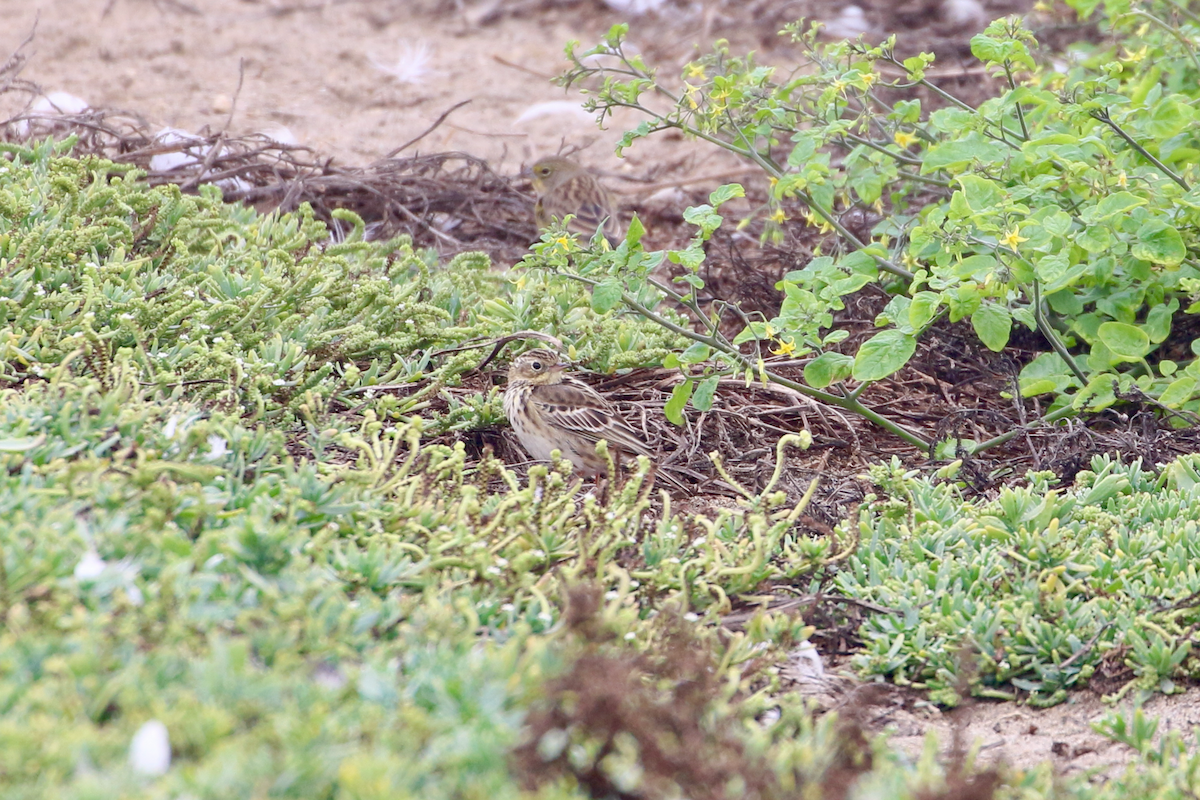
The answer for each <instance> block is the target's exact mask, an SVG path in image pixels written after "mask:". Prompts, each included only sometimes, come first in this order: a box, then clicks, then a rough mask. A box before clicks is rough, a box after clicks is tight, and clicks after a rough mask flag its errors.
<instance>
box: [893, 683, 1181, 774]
mask: <svg viewBox="0 0 1200 800" xmlns="http://www.w3.org/2000/svg"><path fill="white" fill-rule="evenodd" d="M1132 694H1133V693H1131V695H1132ZM1133 706H1134V701H1133V699H1129V700H1125V701H1123V702H1121V703H1119V704H1116V705H1113V704H1110V703H1106V702H1104V701H1103V700H1102V699H1101V698H1100V697H1099V696H1098V695H1096V694H1094V693H1092V692H1089V691H1082V692H1074V693H1072V694H1071V695H1070V697H1069V699H1068V700H1067V701H1066V702H1065V703H1062V704H1060V705H1057V706H1054V707H1052V708H1046V709H1039V708H1033V707H1031V706H1020V705H1015V704H1013V703H1005V702H998V701H977V702H972V703H969V704H966V705H964V706H962V707H960V708H956V709H953V710H951V711H947V712H941V711H938V710H937V709H935V708H932V707H930V708H926V709H923V710H917V711H896V712H894V713H889V714H884V715H882V716H881V717H880V718H878V719H876V720H874V721H873V722H874V724H875V725H876V726H878V725H883V726H885V727H887V728H888V729H890V730H891V731H892V738H891V744H892V746H893V747H895V748H897V749H898V750H900V751H901V752H903V753H905V754H907V755H909V756H910V757H912V758H919V757H920V755H921V752H922V750H923V748H924V746H925V737H926V735H927V733H928V732H929V731H933V732H934V733H935V734H936V736H937V739H938V743H939V745H940V747H941V750H942V752H944V753H945V752H948V751H949V749H950V746H951V743H952V741H953V738H954V730H955V728H956V727H957V728H958V731H959V735H960V736H961V737H962V743H963V745H964V746H965V747H966V748H968V749H970V748H978V753H979V755H978V762H977V763H979V764H981V765H983V764H1006V765H1008V766H1010V767H1014V768H1017V769H1022V770H1030V769H1033V768H1035V767H1037V766H1038V765H1040V764H1043V763H1045V762H1050V763H1051V764H1052V765H1053V766H1054V769H1055V771H1056V772H1058V773H1060V774H1062V775H1067V776H1079V775H1088V776H1091V777H1093V778H1096V779H1103V778H1111V777H1115V776H1116V775H1117V774H1119V773H1120V772H1121V771H1122V770H1124V769H1125V768H1126V767H1127V766H1128V765H1130V764H1133V763H1135V762H1136V761H1137V760H1138V756H1137V754H1136V753H1135V752H1134V750H1133V748H1131V747H1128V746H1126V745H1124V744H1120V743H1117V742H1113V741H1112V740H1111V739H1108V738H1106V737H1104V736H1101V735H1100V734H1099V733H1096V732H1095V730H1093V728H1092V725H1093V724H1094V723H1097V722H1100V721H1101V720H1103V719H1104V718H1105V717H1106V716H1108V715H1109V714H1113V713H1117V714H1121V715H1123V716H1125V718H1126V719H1129V718H1130V715H1131V714H1132V713H1133ZM1142 708H1143V711H1144V712H1145V714H1146V716H1147V717H1150V718H1157V719H1158V720H1159V726H1158V734H1159V735H1160V736H1161V735H1164V734H1166V733H1167V732H1169V731H1177V732H1179V733H1180V734H1182V736H1183V739H1184V741H1185V742H1188V743H1193V744H1194V742H1195V739H1194V737H1193V731H1194V730H1195V729H1196V728H1197V727H1198V726H1200V689H1198V688H1194V687H1193V688H1191V689H1188V690H1187V691H1185V692H1183V693H1182V694H1177V695H1172V696H1170V697H1168V696H1165V695H1161V694H1158V695H1153V696H1151V697H1150V698H1149V699H1147V700H1146V701H1145V703H1144V704H1143V706H1142Z"/></svg>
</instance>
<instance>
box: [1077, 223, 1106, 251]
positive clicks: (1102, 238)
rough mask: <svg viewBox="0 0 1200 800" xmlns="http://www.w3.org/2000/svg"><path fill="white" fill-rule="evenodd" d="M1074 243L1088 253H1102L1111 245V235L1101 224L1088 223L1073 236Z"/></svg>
mask: <svg viewBox="0 0 1200 800" xmlns="http://www.w3.org/2000/svg"><path fill="white" fill-rule="evenodd" d="M1075 244H1077V245H1079V246H1080V247H1082V248H1083V249H1084V250H1087V251H1088V252H1089V253H1102V252H1104V251H1105V250H1107V249H1108V248H1109V246H1111V245H1112V235H1111V234H1110V233H1109V232H1108V228H1106V227H1105V226H1103V225H1089V226H1087V227H1086V228H1084V229H1083V230H1082V231H1080V233H1079V235H1078V236H1076V237H1075Z"/></svg>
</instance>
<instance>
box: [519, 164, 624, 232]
mask: <svg viewBox="0 0 1200 800" xmlns="http://www.w3.org/2000/svg"><path fill="white" fill-rule="evenodd" d="M530 175H531V177H530V180H531V182H532V183H533V190H534V191H535V192H537V196H538V199H537V203H536V204H535V205H534V207H533V216H534V218H535V219H536V220H537V224H538V227H539V228H546V227H548V226H549V225H550V224H551V223H552V222H553V221H554V220H555V219H566V218H567V216H568V215H570V214H574V215H575V217H574V219H572V220H571V222H570V224H569V225H568V226H567V227H568V229H570V230H572V231H575V232H576V233H579V234H581V235H582V236H586V237H587V238H589V239H590V238H591V237H592V236H595V235H596V229H597V228H603V230H604V236H605V238H607V239H608V241H609V244H612V245H613V246H614V247H615V246H616V245H617V244H618V243H619V241H620V239H621V236H622V235H623V231H622V230H621V223H620V220H618V219H617V213H616V207H617V206H616V203H614V202H613V198H612V195H611V194H609V192H608V190H607V189H605V188H604V187H603V186H602V185H601V184H600V181H599V180H597V179H596V176H595V175H593V174H592V173H590V172H588V171H587V170H586V169H584V168H583V167H581V166H579V165H578V164H576V163H575V162H574V161H571V160H570V159H566V158H563V157H561V156H551V157H549V158H543V159H542V160H540V161H538V162H537V163H536V164H534V165H533V167H532V168H531V169H530Z"/></svg>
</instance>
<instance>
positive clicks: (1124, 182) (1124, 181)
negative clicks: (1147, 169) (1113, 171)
mask: <svg viewBox="0 0 1200 800" xmlns="http://www.w3.org/2000/svg"><path fill="white" fill-rule="evenodd" d="M1117 186H1120V187H1121V188H1122V189H1124V188H1126V187H1127V186H1129V178H1128V177H1126V175H1125V170H1121V174H1120V175H1118V176H1117Z"/></svg>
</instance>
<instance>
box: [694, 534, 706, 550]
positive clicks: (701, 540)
mask: <svg viewBox="0 0 1200 800" xmlns="http://www.w3.org/2000/svg"><path fill="white" fill-rule="evenodd" d="M707 541H708V539H706V538H705V537H703V536H701V537H700V538H699V539H697V540H696V541H694V542H692V547H695V548H697V549H699V548H701V547H704V543H705V542H707Z"/></svg>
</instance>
